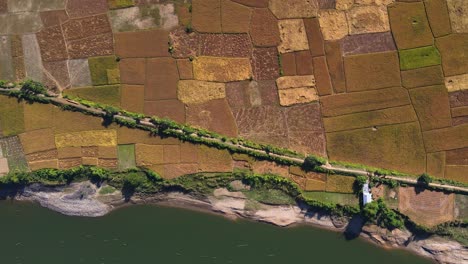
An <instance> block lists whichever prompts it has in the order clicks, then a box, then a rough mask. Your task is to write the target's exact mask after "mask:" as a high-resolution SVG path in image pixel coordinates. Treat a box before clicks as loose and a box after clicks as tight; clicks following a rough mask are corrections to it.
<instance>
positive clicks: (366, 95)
mask: <svg viewBox="0 0 468 264" xmlns="http://www.w3.org/2000/svg"><path fill="white" fill-rule="evenodd" d="M320 101H321V104H322V113H323V116H324V117H329V116H338V115H345V114H351V113H358V112H365V111H370V110H378V109H385V108H390V107H397V106H402V105H409V104H411V101H410V98H409V96H408V92H407V90H406V89H404V88H387V89H380V90H375V91H364V92H356V93H348V94H338V95H331V96H325V97H322V98H320Z"/></svg>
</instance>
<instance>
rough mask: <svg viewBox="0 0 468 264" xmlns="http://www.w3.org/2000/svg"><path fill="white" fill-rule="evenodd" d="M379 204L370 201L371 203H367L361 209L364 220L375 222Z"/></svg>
mask: <svg viewBox="0 0 468 264" xmlns="http://www.w3.org/2000/svg"><path fill="white" fill-rule="evenodd" d="M379 209H380V207H379V204H378V202H377V201H372V202H371V203H368V204H366V205H365V206H364V208H363V209H362V214H363V215H364V217H365V218H367V220H369V221H375V220H377V216H378V214H379Z"/></svg>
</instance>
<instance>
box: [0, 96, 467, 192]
mask: <svg viewBox="0 0 468 264" xmlns="http://www.w3.org/2000/svg"><path fill="white" fill-rule="evenodd" d="M11 90H12V89H4V88H0V93H1V92H8V91H11ZM13 90H19V89H18V88H14V89H13ZM45 98H48V99H49V101H50V102H51V103H53V104H55V105H63V106H64V105H67V106H70V107H74V108H76V109H80V110H84V111H87V112H91V113H94V114H95V115H98V116H104V115H105V114H106V112H105V111H103V110H101V109H98V108H93V107H88V106H85V105H83V104H81V103H79V102H76V101H73V100H70V99H65V98H60V97H45ZM114 117H115V118H120V119H124V120H132V119H133V118H130V117H128V116H124V115H121V114H117V115H114ZM133 120H134V119H133ZM140 126H144V127H150V128H157V126H156V125H155V124H153V123H152V122H150V118H149V117H147V118H144V119H143V120H141V121H140ZM175 131H176V132H177V133H180V134H183V133H184V132H183V131H182V130H175ZM190 136H191V137H197V138H200V139H203V140H206V141H213V142H216V143H219V144H222V145H225V146H226V147H230V148H237V149H239V150H248V151H250V152H254V153H258V154H261V155H268V156H271V157H276V158H281V159H284V160H288V161H292V162H294V163H297V164H298V165H301V164H303V163H304V159H300V158H297V157H291V156H287V155H280V154H275V153H267V152H266V151H265V150H261V149H255V148H251V147H248V146H244V145H241V144H238V143H237V144H234V143H231V142H228V141H222V140H221V139H218V138H211V137H206V136H200V135H198V134H196V133H193V134H191V135H190ZM321 167H322V168H323V169H326V170H332V171H335V172H337V173H346V174H350V173H351V174H355V175H363V176H372V177H379V178H383V179H391V180H395V181H397V182H402V183H407V184H417V180H416V179H413V178H405V177H400V176H398V177H396V176H390V175H376V174H374V173H372V172H368V171H366V170H362V169H351V168H343V167H338V166H333V165H331V164H328V163H327V164H324V165H322V166H321ZM429 186H430V187H435V188H439V189H443V190H447V191H451V192H453V191H458V192H463V193H468V188H466V187H460V186H453V185H449V184H438V183H430V184H429Z"/></svg>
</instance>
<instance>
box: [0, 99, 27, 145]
mask: <svg viewBox="0 0 468 264" xmlns="http://www.w3.org/2000/svg"><path fill="white" fill-rule="evenodd" d="M23 105H24V104H23V103H18V101H17V100H16V99H15V98H8V97H6V96H3V95H2V96H0V124H1V125H0V128H1V129H2V131H3V135H4V136H12V135H17V134H19V133H21V132H23V131H24V111H23Z"/></svg>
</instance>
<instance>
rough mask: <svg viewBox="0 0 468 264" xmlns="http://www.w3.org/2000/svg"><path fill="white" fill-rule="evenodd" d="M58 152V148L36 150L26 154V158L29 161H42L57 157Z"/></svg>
mask: <svg viewBox="0 0 468 264" xmlns="http://www.w3.org/2000/svg"><path fill="white" fill-rule="evenodd" d="M57 157H58V154H57V150H56V149H52V150H46V151H41V152H35V153H31V154H28V155H26V160H27V161H28V162H33V161H41V160H52V159H57Z"/></svg>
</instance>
